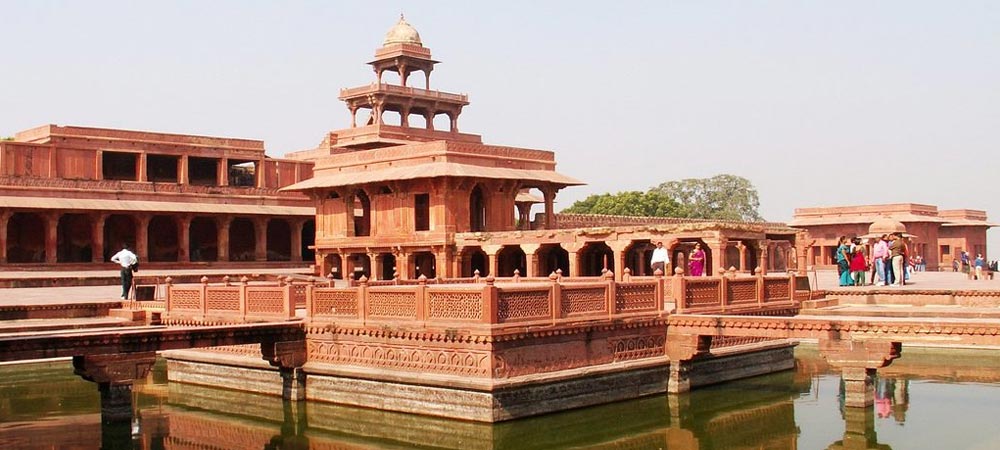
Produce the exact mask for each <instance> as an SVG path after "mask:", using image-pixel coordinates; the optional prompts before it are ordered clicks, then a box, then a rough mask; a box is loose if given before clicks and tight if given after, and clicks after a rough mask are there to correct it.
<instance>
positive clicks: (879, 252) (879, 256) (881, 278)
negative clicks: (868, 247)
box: [872, 234, 889, 286]
mask: <svg viewBox="0 0 1000 450" xmlns="http://www.w3.org/2000/svg"><path fill="white" fill-rule="evenodd" d="M888 239H889V236H888V235H885V234H883V235H882V237H880V238H878V239H877V240H876V241H875V245H874V246H873V247H872V263H873V264H872V265H874V266H875V273H876V274H878V281H875V278H872V284H875V285H878V286H885V285H886V284H887V283H886V277H885V260H886V259H888V258H889V243H888V242H886V241H887V240H888Z"/></svg>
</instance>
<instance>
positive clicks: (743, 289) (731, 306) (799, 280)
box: [667, 274, 810, 314]
mask: <svg viewBox="0 0 1000 450" xmlns="http://www.w3.org/2000/svg"><path fill="white" fill-rule="evenodd" d="M669 280H670V285H669V290H668V291H667V292H668V293H669V294H668V296H669V297H671V298H673V300H674V301H675V302H676V312H677V313H685V314H754V313H766V312H768V311H781V310H789V309H798V307H799V302H801V301H802V300H807V299H809V295H810V292H809V290H808V280H806V279H805V278H804V277H803V276H797V275H794V274H787V275H780V276H763V275H755V276H749V277H737V276H735V275H734V274H729V275H724V276H721V277H684V276H680V275H678V276H674V277H671V278H670V279H669ZM803 281H805V283H803Z"/></svg>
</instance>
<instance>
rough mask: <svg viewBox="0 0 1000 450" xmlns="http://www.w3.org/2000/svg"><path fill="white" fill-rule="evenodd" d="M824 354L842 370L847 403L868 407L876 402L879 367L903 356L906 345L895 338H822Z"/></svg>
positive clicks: (850, 405)
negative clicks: (887, 339) (891, 339)
mask: <svg viewBox="0 0 1000 450" xmlns="http://www.w3.org/2000/svg"><path fill="white" fill-rule="evenodd" d="M819 349H820V354H821V355H823V357H824V358H825V359H826V361H827V362H828V363H829V364H830V365H831V366H834V367H837V368H839V369H840V370H841V377H842V378H843V380H844V393H845V394H844V405H845V406H849V407H855V408H866V407H869V406H872V405H874V404H875V385H874V382H875V374H876V370H877V369H879V368H882V367H886V366H888V365H889V364H891V363H892V361H893V360H895V359H896V358H899V356H900V355H901V354H902V351H903V344H902V343H900V342H891V341H869V340H848V339H837V338H821V339H820V340H819Z"/></svg>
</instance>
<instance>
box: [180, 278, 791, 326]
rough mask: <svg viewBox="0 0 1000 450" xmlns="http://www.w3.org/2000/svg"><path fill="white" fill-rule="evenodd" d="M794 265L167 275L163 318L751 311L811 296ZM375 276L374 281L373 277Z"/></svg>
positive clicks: (370, 319) (402, 320)
mask: <svg viewBox="0 0 1000 450" xmlns="http://www.w3.org/2000/svg"><path fill="white" fill-rule="evenodd" d="M800 278H803V277H797V276H795V275H792V274H789V275H782V276H766V277H765V276H760V275H758V276H751V277H736V276H735V275H727V276H723V277H684V276H681V275H679V274H678V275H675V276H673V277H663V276H661V275H656V276H654V277H625V281H615V280H614V274H613V273H611V272H607V273H605V274H604V275H603V276H602V277H586V278H584V279H582V280H579V279H570V278H561V277H558V276H550V277H549V278H537V279H535V278H531V279H522V278H519V277H517V276H515V277H512V278H509V279H504V280H498V279H495V278H492V277H487V278H471V279H470V278H466V279H460V280H456V281H458V282H452V283H449V282H448V281H451V280H429V279H427V278H425V277H421V278H420V279H417V280H398V279H397V280H387V281H388V282H390V283H392V284H390V285H385V284H383V283H384V282H369V281H368V280H367V279H365V278H362V279H361V280H359V281H358V283H357V285H356V286H350V287H335V286H333V283H332V282H314V281H300V282H296V281H294V280H292V279H291V278H286V279H282V280H279V281H278V282H277V283H249V282H248V281H247V278H246V277H244V278H243V279H241V280H240V282H238V283H235V284H233V283H230V282H229V280H228V278H227V279H224V280H223V282H222V283H220V284H209V282H208V279H207V278H202V280H201V283H200V284H189V285H173V284H171V283H170V281H169V280H168V284H167V299H166V311H165V316H164V321H166V322H168V323H188V322H190V323H194V322H198V323H204V322H206V321H207V322H217V323H239V322H261V321H275V320H290V319H293V318H295V317H296V309H299V310H302V311H303V312H302V313H300V314H299V316H302V315H304V316H305V317H306V318H307V319H309V320H312V321H320V322H324V321H325V322H351V323H354V324H357V323H362V324H370V323H371V324H382V325H388V324H392V325H406V324H411V325H414V326H441V327H446V328H447V327H454V326H473V325H484V326H497V325H508V324H517V325H519V326H521V325H527V326H530V325H551V324H558V323H562V322H571V321H580V320H584V321H589V320H608V319H621V318H627V317H631V316H637V315H642V316H649V315H650V314H653V315H659V314H663V313H666V312H667V311H666V309H667V308H665V301H666V302H670V301H671V300H672V301H673V302H674V303H675V308H676V310H675V311H676V312H677V313H687V314H754V313H773V312H775V311H782V310H789V309H797V308H798V305H799V302H800V301H801V300H803V299H806V298H808V294H809V292H808V291H803V290H802V285H803V283H802V281H803V280H800ZM376 283H378V284H376ZM806 287H807V286H806Z"/></svg>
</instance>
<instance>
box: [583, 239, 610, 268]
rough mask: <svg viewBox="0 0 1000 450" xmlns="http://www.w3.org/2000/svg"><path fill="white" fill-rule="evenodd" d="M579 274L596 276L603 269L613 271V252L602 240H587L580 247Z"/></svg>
mask: <svg viewBox="0 0 1000 450" xmlns="http://www.w3.org/2000/svg"><path fill="white" fill-rule="evenodd" d="M578 256H579V258H580V275H581V276H585V277H596V276H599V275H601V274H602V273H603V272H604V269H607V270H610V271H612V272H614V270H615V253H614V252H613V251H612V250H611V247H608V244H605V243H604V242H588V243H587V244H586V245H584V246H583V248H582V249H580V252H579V254H578Z"/></svg>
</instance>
